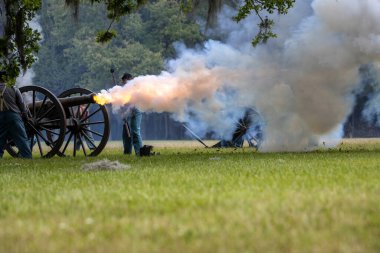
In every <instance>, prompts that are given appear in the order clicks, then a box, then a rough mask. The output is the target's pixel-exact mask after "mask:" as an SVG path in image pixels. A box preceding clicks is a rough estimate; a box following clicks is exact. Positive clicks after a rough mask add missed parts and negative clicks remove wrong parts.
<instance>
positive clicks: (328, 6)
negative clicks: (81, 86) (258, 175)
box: [103, 0, 380, 151]
mask: <svg viewBox="0 0 380 253" xmlns="http://www.w3.org/2000/svg"><path fill="white" fill-rule="evenodd" d="M379 13H380V1H378V0H341V1H331V0H314V1H312V2H310V1H302V3H300V1H298V2H297V4H296V6H295V8H294V9H292V10H291V11H290V12H289V14H288V15H287V16H285V17H281V18H277V17H274V18H275V19H276V22H277V24H278V29H277V30H276V32H277V33H278V35H279V39H275V40H271V41H270V42H269V43H268V44H266V45H260V46H258V47H256V48H253V47H252V46H251V39H252V38H253V37H254V36H255V35H256V33H257V30H256V29H254V28H253V27H255V24H257V23H258V21H257V17H255V16H251V17H248V18H247V19H245V20H244V21H243V22H241V23H239V24H236V23H234V22H233V21H231V19H230V17H231V16H232V15H234V14H231V10H229V9H227V8H225V9H224V11H223V13H222V15H221V18H220V20H221V22H220V25H219V28H220V29H221V30H223V32H224V34H228V37H227V39H226V40H225V41H223V42H220V41H212V40H210V41H208V42H206V43H205V45H204V48H203V49H187V48H184V47H178V52H179V55H180V56H179V57H178V58H177V59H175V60H172V61H169V63H168V72H163V73H162V74H161V75H160V76H145V77H144V76H141V77H138V78H136V79H135V80H134V81H133V83H134V84H135V88H132V89H131V90H129V91H128V94H129V95H130V96H131V101H130V102H132V103H134V104H136V105H137V106H139V107H141V108H142V109H144V110H150V111H158V112H159V111H168V112H172V113H173V114H174V115H175V117H176V119H178V120H180V121H186V122H190V125H191V126H193V129H198V130H199V131H209V130H214V131H215V132H216V133H217V134H219V135H220V136H222V137H225V138H229V137H230V135H231V133H232V131H233V128H234V126H235V122H236V121H237V120H238V119H239V118H240V117H241V116H242V113H243V111H244V108H245V107H253V108H255V109H256V110H258V112H259V113H260V114H261V115H262V117H263V119H264V121H265V132H266V134H265V136H266V139H265V142H264V143H263V146H262V148H263V150H265V151H274V150H288V151H289V150H306V149H308V148H309V147H311V146H314V145H316V144H318V143H319V142H320V141H321V138H326V136H329V133H331V132H333V133H335V134H334V135H336V133H342V127H341V125H342V123H344V121H345V119H346V117H347V116H348V115H349V114H350V112H351V110H352V107H353V102H354V97H353V92H354V91H355V90H357V89H358V87H357V86H358V84H359V83H360V82H359V78H358V69H359V67H360V66H361V65H363V64H369V63H373V64H374V66H378V65H379V62H380V16H379V15H378V14H379ZM147 87H149V88H147ZM146 88H147V89H148V90H149V91H150V93H149V92H148V93H149V94H151V95H150V96H146V92H145V91H146ZM123 90H124V88H122V87H117V88H113V89H111V90H110V91H109V92H105V91H103V95H104V96H106V95H107V96H110V97H112V96H114V97H117V96H124V95H122V94H124V93H123V92H124V91H123ZM144 90H145V91H144ZM142 91H144V92H142ZM158 91H160V92H158ZM178 94H179V95H178ZM113 103H114V104H118V103H119V104H122V103H123V102H121V100H119V101H117V100H115V99H113ZM197 123H200V124H201V127H196V124H197ZM337 129H338V130H337ZM199 131H198V132H197V134H202V133H201V132H199Z"/></svg>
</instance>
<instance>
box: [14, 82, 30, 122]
mask: <svg viewBox="0 0 380 253" xmlns="http://www.w3.org/2000/svg"><path fill="white" fill-rule="evenodd" d="M15 93H16V102H17V106H18V108H19V109H20V112H21V116H22V117H23V118H26V117H27V115H28V110H27V108H26V105H25V103H24V98H23V97H22V95H21V92H20V90H19V89H15Z"/></svg>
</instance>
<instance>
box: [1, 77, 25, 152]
mask: <svg viewBox="0 0 380 253" xmlns="http://www.w3.org/2000/svg"><path fill="white" fill-rule="evenodd" d="M5 79H6V72H5V71H0V158H1V157H3V154H4V148H5V145H6V142H7V140H8V139H12V140H13V142H14V143H15V145H16V147H17V148H18V149H19V155H20V156H21V157H22V158H32V152H31V148H30V146H29V145H28V143H29V141H28V137H27V135H26V131H25V126H24V122H23V120H22V119H23V118H26V117H27V109H26V107H25V104H24V100H23V98H22V96H21V92H20V90H19V89H17V88H15V87H7V86H6V84H5Z"/></svg>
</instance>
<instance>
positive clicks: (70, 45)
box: [34, 0, 204, 92]
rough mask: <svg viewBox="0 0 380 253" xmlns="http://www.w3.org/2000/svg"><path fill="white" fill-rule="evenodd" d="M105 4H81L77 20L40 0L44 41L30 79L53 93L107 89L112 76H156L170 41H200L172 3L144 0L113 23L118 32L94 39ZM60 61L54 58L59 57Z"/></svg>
mask: <svg viewBox="0 0 380 253" xmlns="http://www.w3.org/2000/svg"><path fill="white" fill-rule="evenodd" d="M104 8H105V7H104V5H103V4H101V3H100V4H98V3H95V4H94V5H90V4H87V5H86V4H82V5H81V11H80V12H78V17H77V19H78V21H75V20H73V19H72V18H71V15H72V12H71V11H70V10H67V9H66V8H65V5H64V4H63V2H62V1H61V0H46V1H44V2H43V8H42V12H41V18H40V24H41V26H42V28H43V33H44V41H43V42H42V46H41V50H40V52H39V61H38V62H37V63H36V64H35V66H34V71H35V72H36V78H35V79H34V83H36V84H38V85H42V86H44V87H47V88H49V89H51V90H53V91H55V92H59V91H63V90H65V89H68V88H71V87H73V86H75V85H80V86H82V87H87V88H90V89H92V90H95V91H96V90H99V89H103V88H108V87H111V86H112V85H113V84H112V76H111V74H110V73H109V70H110V68H115V69H116V72H115V76H116V77H117V76H121V74H122V73H123V72H125V71H128V72H130V73H131V74H132V75H134V76H136V75H146V74H158V73H159V72H160V71H161V70H162V69H163V68H164V61H165V59H167V58H170V57H174V56H175V50H174V48H173V42H175V41H178V40H181V41H182V42H183V43H185V44H186V45H187V46H194V45H195V44H197V43H200V42H202V41H203V40H204V37H203V36H202V35H201V33H200V28H199V26H198V25H197V24H196V23H195V22H194V21H193V20H191V19H189V18H188V17H187V15H185V14H184V13H181V12H180V6H179V4H178V3H176V2H175V1H167V0H164V1H158V2H154V3H148V4H146V5H145V6H144V7H143V8H140V9H139V11H137V12H135V13H132V14H129V15H127V16H125V17H122V18H120V20H119V21H118V22H116V23H115V24H114V25H113V29H114V30H115V31H116V32H117V33H118V36H116V37H115V38H113V39H112V41H109V42H108V43H96V41H95V37H94V35H95V34H96V32H97V31H98V29H99V27H101V26H102V25H103V24H104V23H107V22H108V20H109V19H108V17H107V15H106V14H105V13H104V11H103V10H104ZM58 60H59V61H58Z"/></svg>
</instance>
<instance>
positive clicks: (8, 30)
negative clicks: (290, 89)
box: [0, 0, 295, 83]
mask: <svg viewBox="0 0 380 253" xmlns="http://www.w3.org/2000/svg"><path fill="white" fill-rule="evenodd" d="M154 2H156V1H146V0H86V1H83V2H81V1H79V0H65V4H66V5H67V6H70V7H72V9H73V10H74V12H73V14H74V16H75V17H79V16H80V14H79V7H80V5H81V4H82V5H86V3H91V4H93V5H94V6H98V7H99V6H101V8H105V9H106V13H105V15H106V17H107V21H108V22H109V25H108V28H107V29H106V30H100V31H98V35H97V37H96V39H95V40H96V41H97V42H101V43H105V42H109V41H110V40H111V39H113V38H115V37H116V35H117V29H113V30H111V27H112V25H113V24H114V22H116V23H117V22H119V21H120V20H122V18H123V17H125V16H126V15H131V14H132V13H135V12H136V11H137V10H138V9H140V8H141V7H143V6H153V5H154ZM158 2H166V4H172V5H176V6H177V7H178V8H177V11H178V12H177V15H176V16H170V17H171V18H173V19H174V21H179V19H182V18H183V15H182V14H183V13H181V11H185V12H191V10H192V9H193V8H197V7H198V6H202V4H201V1H200V0H179V1H158ZM222 2H223V1H222V0H208V15H207V24H211V23H212V22H213V20H215V16H216V13H217V12H218V11H219V10H220V8H221V5H222ZM229 2H231V3H232V4H233V5H236V4H237V2H238V1H234V0H232V1H229ZM294 2H295V0H246V1H245V2H244V4H243V6H241V7H240V9H239V12H238V14H237V15H236V17H235V20H236V21H240V20H242V19H244V18H245V17H246V16H247V15H249V14H250V13H251V12H254V13H255V14H256V15H257V16H258V17H260V19H261V22H260V24H259V27H260V31H259V33H258V34H257V36H256V37H255V38H254V40H253V42H252V44H253V45H254V46H255V45H257V44H258V43H261V42H264V43H265V42H266V41H267V40H268V39H269V38H272V37H275V36H276V35H275V34H274V33H273V32H272V27H273V24H274V22H273V20H268V19H263V18H262V12H268V13H270V14H271V13H274V12H277V13H278V14H286V13H287V11H288V9H289V8H291V7H292V6H293V4H294ZM3 3H4V6H2V7H4V9H5V15H6V20H5V21H4V23H5V25H4V27H5V34H4V37H3V38H2V39H1V40H0V56H1V62H0V67H1V68H2V69H5V70H7V72H8V76H9V80H8V83H14V81H15V78H16V77H17V76H18V75H19V73H20V70H23V71H25V70H26V69H28V68H29V67H30V66H31V65H32V64H33V63H34V62H35V61H36V57H35V54H36V53H37V51H38V48H39V47H38V41H39V40H40V35H39V33H38V31H36V30H33V29H31V28H30V27H29V25H28V22H29V21H30V20H31V19H32V18H33V17H34V16H35V14H36V11H38V10H39V9H40V7H41V0H4V1H3ZM58 4H59V3H58ZM148 8H149V7H148ZM152 11H153V10H152ZM42 12H43V11H42ZM152 13H153V12H152ZM103 14H104V13H103ZM58 16H60V15H59V14H58ZM161 17H163V18H165V16H161ZM107 21H104V22H103V23H101V24H99V25H98V26H97V30H98V29H99V27H102V26H103V24H104V23H107ZM181 22H182V21H181ZM95 23H97V24H98V22H95ZM154 23H155V21H153V20H152V24H151V25H152V26H154V25H156V26H159V27H161V28H164V29H165V30H166V31H164V33H163V34H162V37H161V38H160V39H163V42H162V43H163V44H164V45H163V47H164V50H165V51H167V56H173V54H174V52H173V50H172V48H171V46H170V44H169V43H170V42H171V41H172V40H171V39H172V38H174V37H175V38H177V39H178V35H179V34H181V35H185V36H188V37H189V35H186V34H184V31H185V30H184V29H182V27H176V26H175V25H178V24H179V23H174V24H175V25H174V26H171V27H163V26H162V25H161V26H160V24H154ZM161 24H162V22H161ZM165 24H169V25H170V24H172V23H171V22H169V23H165ZM187 28H189V27H187ZM192 29H194V27H193V28H192ZM158 31H160V30H158ZM178 31H180V32H178ZM188 31H189V32H188V33H192V32H194V30H188ZM156 35H157V34H156ZM190 37H191V36H190ZM186 39H188V38H185V39H184V40H186ZM196 40H197V39H196ZM151 47H154V45H153V43H152V44H151ZM154 50H157V48H156V49H154Z"/></svg>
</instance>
